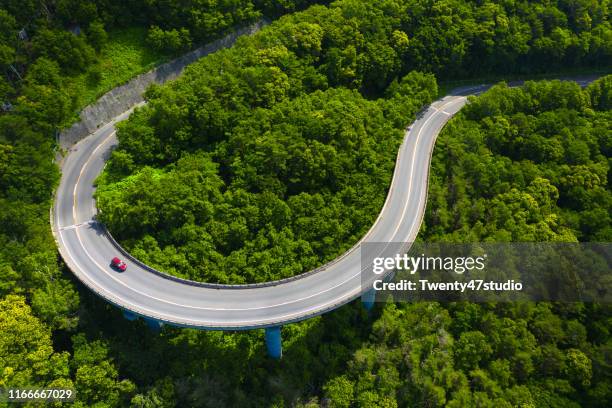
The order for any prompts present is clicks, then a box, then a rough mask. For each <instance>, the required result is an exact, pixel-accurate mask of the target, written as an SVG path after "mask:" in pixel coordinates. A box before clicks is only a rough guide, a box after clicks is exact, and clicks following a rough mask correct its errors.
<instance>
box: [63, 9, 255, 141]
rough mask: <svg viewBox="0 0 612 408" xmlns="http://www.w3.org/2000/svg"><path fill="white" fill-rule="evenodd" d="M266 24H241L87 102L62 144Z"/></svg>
mask: <svg viewBox="0 0 612 408" xmlns="http://www.w3.org/2000/svg"><path fill="white" fill-rule="evenodd" d="M265 24H266V22H265V21H263V20H260V21H258V22H256V23H253V24H251V25H250V26H247V27H242V28H239V29H237V30H235V31H234V32H232V33H230V34H228V35H226V36H225V37H223V38H220V39H218V40H215V41H213V42H211V43H209V44H206V45H204V46H202V47H200V48H197V49H195V50H193V51H191V52H189V53H187V54H185V55H183V56H181V57H179V58H177V59H175V60H173V61H170V62H167V63H165V64H162V65H160V66H159V67H157V68H154V69H153V70H151V71H149V72H147V73H144V74H141V75H138V76H137V77H135V78H133V79H132V80H130V81H129V82H128V83H126V84H124V85H121V86H118V87H116V88H114V89H112V90H110V91H109V92H107V93H105V94H104V95H102V97H100V99H98V100H97V101H96V102H95V103H93V104H91V105H88V106H86V107H85V108H84V109H83V110H82V111H81V113H80V114H79V116H80V118H81V120H79V121H78V122H76V123H74V124H73V125H72V126H71V127H69V128H67V129H64V130H63V131H62V132H61V133H60V135H59V145H60V147H61V148H62V149H69V148H70V147H71V146H72V145H74V144H75V143H76V142H78V141H79V140H81V139H83V138H84V137H85V136H87V135H89V134H91V133H93V132H94V131H95V130H96V129H98V128H99V127H100V126H102V125H104V124H106V123H108V122H110V121H111V120H112V119H113V118H114V117H115V116H117V115H119V114H121V113H123V112H125V111H126V110H128V109H130V108H131V107H133V106H135V105H136V104H138V103H140V102H142V101H143V97H142V95H143V94H144V92H145V90H146V89H147V87H148V86H149V85H150V84H152V83H158V84H161V83H164V82H166V81H168V80H171V79H174V78H176V77H178V76H179V75H180V73H181V72H182V71H183V69H184V68H185V67H186V66H187V65H189V64H191V63H193V62H195V61H197V60H198V59H200V58H202V57H204V56H206V55H208V54H210V53H213V52H215V51H217V50H220V49H223V48H227V47H230V46H232V45H233V44H234V42H236V40H237V39H238V37H240V36H242V35H245V34H246V35H251V34H254V33H256V32H257V31H259V29H260V28H261V27H263V26H264V25H265Z"/></svg>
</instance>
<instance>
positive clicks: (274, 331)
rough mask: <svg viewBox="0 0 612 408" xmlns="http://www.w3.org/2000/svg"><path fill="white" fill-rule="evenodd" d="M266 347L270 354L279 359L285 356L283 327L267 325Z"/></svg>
mask: <svg viewBox="0 0 612 408" xmlns="http://www.w3.org/2000/svg"><path fill="white" fill-rule="evenodd" d="M266 348H267V349H268V356H270V357H272V358H276V359H279V358H281V357H282V356H283V345H282V339H281V328H280V326H276V327H266Z"/></svg>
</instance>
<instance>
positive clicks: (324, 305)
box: [72, 97, 463, 322]
mask: <svg viewBox="0 0 612 408" xmlns="http://www.w3.org/2000/svg"><path fill="white" fill-rule="evenodd" d="M462 100H463V97H459V98H457V99H453V100H451V101H448V102H446V103H444V104H443V105H442V106H441V108H443V107H445V106H447V105H450V104H454V103H457V102H459V101H462ZM436 110H437V109H436ZM434 116H435V114H432V115H430V116H429V117H428V118H427V119H426V120H425V122H424V123H423V124H422V125H421V127H420V128H419V131H418V132H417V136H416V142H415V147H416V145H418V141H419V140H420V136H421V133H422V131H423V129H424V128H425V127H426V126H427V123H428V122H429V121H430V120H431V119H432V118H433V117H434ZM113 134H114V132H113ZM110 136H112V134H111V135H109V137H107V138H106V139H105V140H104V141H103V142H102V143H101V144H100V145H99V146H98V147H97V148H96V149H95V150H94V151H93V152H92V154H91V156H90V158H89V159H88V160H87V162H86V163H85V164H84V166H83V169H84V168H85V167H86V166H87V165H88V164H89V162H90V161H91V159H92V158H93V155H94V153H95V152H96V151H97V149H98V148H100V147H101V146H102V145H103V144H104V143H106V141H107V140H108V139H109V138H110ZM405 137H406V136H405ZM415 155H416V148H415V149H414V150H413V152H412V157H411V166H410V173H409V174H410V177H409V178H408V179H409V181H410V184H409V190H408V197H410V193H411V189H412V174H413V173H414V157H415ZM83 169H81V173H82V172H83ZM79 179H80V176H79ZM79 179H77V185H78V182H79ZM75 187H76V185H75ZM75 191H76V188H75ZM421 197H422V193H421V194H420V196H419V201H420V200H421ZM408 202H409V200H408V199H407V200H405V202H404V207H403V209H402V216H401V218H400V219H404V216H405V213H406V209H407V208H408ZM412 225H413V226H414V223H413V224H412ZM400 226H401V221H400V224H399V225H398V226H397V228H396V229H395V231H394V232H393V234H392V237H393V238H394V237H395V235H396V234H397V231H398V230H399V227H400ZM413 226H412V227H411V229H410V232H411V231H412V229H413V228H414V227H413ZM76 236H77V239H78V241H79V244H80V245H81V247H82V248H83V249H84V252H85V254H86V255H87V257H88V258H90V259H91V260H92V261H93V263H94V264H96V266H97V267H98V268H99V269H100V270H102V271H103V272H104V273H106V274H107V275H108V276H109V277H111V278H112V279H113V280H115V281H116V282H118V283H119V284H121V285H123V286H124V287H126V288H128V289H130V290H132V291H133V292H136V293H138V294H140V295H142V296H144V297H145V298H150V299H154V300H157V301H159V302H161V303H166V304H171V305H174V306H179V307H184V308H189V309H198V310H216V311H249V310H259V309H268V308H273V307H278V306H284V305H287V304H291V303H296V302H300V301H303V300H307V299H310V298H312V297H315V296H318V295H320V294H322V293H325V292H329V291H330V290H332V289H335V288H337V287H339V286H342V285H343V284H345V283H347V282H349V281H351V280H352V279H354V278H355V277H357V276H359V275H360V274H361V273H362V272H363V271H364V270H365V268H364V269H362V270H360V271H359V272H358V273H357V274H355V275H353V276H351V277H349V278H348V279H346V280H344V281H342V282H340V283H338V284H337V285H335V286H332V287H329V288H326V289H325V290H322V291H319V292H317V293H314V294H311V295H309V296H306V297H303V298H298V299H293V300H291V301H287V302H282V303H278V304H274V305H266V306H260V307H251V308H210V307H201V306H190V305H185V304H179V303H175V302H171V301H168V300H165V299H161V298H157V297H155V296H152V295H149V294H146V293H144V292H141V291H138V290H136V289H134V288H132V287H130V286H128V285H127V284H126V283H125V282H123V281H121V280H119V279H118V278H117V277H116V276H114V275H113V274H110V273H109V272H108V271H107V268H104V267H102V266H101V265H100V264H99V263H98V262H97V261H96V260H95V259H94V258H93V257H92V256H91V254H90V253H89V251H87V249H86V247H85V245H84V244H83V242H82V240H81V237H80V235H79V231H78V228H77V230H76ZM72 259H73V261H75V262H76V259H74V258H72ZM355 292H361V286H360V287H359V288H357V290H353V291H351V292H349V295H348V296H345V297H344V298H343V299H342V300H344V299H346V298H351V297H353V296H354V294H355ZM342 300H338V299H335V300H334V301H332V302H327V303H324V304H323V305H317V306H316V307H312V308H309V309H305V310H302V311H300V312H296V313H292V314H285V315H282V316H281V318H286V317H289V316H296V315H304V314H308V313H304V312H310V311H313V310H321V309H325V307H326V306H329V305H334V304H337V303H340V302H342ZM133 306H135V307H136V308H137V309H138V308H140V309H141V310H143V309H146V308H145V307H142V306H137V305H133ZM146 310H149V311H150V309H146ZM153 315H155V313H153ZM174 317H177V316H174ZM162 319H163V318H162ZM181 320H184V318H181ZM261 321H262V319H259V320H253V321H252V322H261ZM247 322H248V321H247Z"/></svg>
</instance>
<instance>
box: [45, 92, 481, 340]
mask: <svg viewBox="0 0 612 408" xmlns="http://www.w3.org/2000/svg"><path fill="white" fill-rule="evenodd" d="M484 89H486V86H484V85H482V86H478V87H473V88H466V89H463V90H460V91H459V90H458V91H457V92H453V93H451V94H450V95H448V96H446V97H444V98H442V99H440V100H438V101H436V102H434V103H433V104H432V105H430V106H429V107H428V108H427V109H425V110H423V111H422V112H421V114H420V115H419V117H418V119H417V120H416V121H415V122H414V123H413V124H412V125H410V126H409V127H408V128H407V130H406V133H405V135H404V140H403V142H402V144H401V146H400V148H399V151H398V153H397V160H396V164H395V169H394V173H393V178H392V182H391V186H390V188H389V191H388V194H387V198H386V201H385V204H384V206H383V208H382V210H381V212H380V214H379V216H378V218H377V220H376V222H375V223H374V225H372V227H371V228H370V230H369V231H368V233H367V234H366V235H365V236H364V237H363V238H362V239H361V240H360V242H359V243H358V244H357V245H355V246H354V247H353V248H351V249H350V250H349V251H347V252H346V253H345V254H343V255H341V256H340V257H339V258H337V259H336V260H334V261H332V262H330V263H328V264H326V265H324V266H323V267H321V268H318V269H317V270H316V271H313V272H310V273H306V274H303V275H300V276H299V277H296V278H292V279H286V280H283V281H277V282H273V283H270V284H266V285H243V286H233V287H232V286H228V285H194V284H189V283H188V282H186V281H180V280H177V279H173V278H171V277H169V276H164V274H160V273H154V272H152V271H151V270H150V268H148V267H146V265H142V264H140V263H138V262H129V267H128V269H127V270H126V271H125V272H123V273H118V272H116V271H114V270H113V269H112V268H111V267H110V265H109V264H110V260H111V259H112V258H113V257H114V256H117V255H118V254H120V250H119V249H118V248H117V246H116V245H117V244H116V243H114V242H113V240H112V238H111V237H110V236H109V235H108V234H107V233H106V230H105V228H104V227H103V226H102V225H100V224H99V223H97V222H96V220H95V217H96V213H97V209H96V202H95V199H94V190H95V187H94V181H95V179H96V177H97V176H98V175H99V174H100V172H101V171H102V169H103V168H104V163H105V161H106V160H107V159H108V157H109V155H110V153H111V151H112V149H113V148H114V147H115V146H116V144H117V138H116V137H115V127H114V123H116V122H117V121H120V120H123V119H125V118H126V117H127V116H129V113H130V112H129V111H128V112H125V113H123V114H122V115H120V116H119V117H117V118H115V121H114V122H112V123H110V124H108V125H106V126H104V127H102V128H100V129H99V130H98V131H97V132H95V133H94V134H92V135H90V136H88V137H87V138H85V139H83V140H81V141H80V142H79V143H78V144H76V145H75V146H73V147H72V148H71V149H70V151H69V152H68V153H67V156H66V157H65V158H64V160H63V164H62V177H61V181H60V185H59V187H58V189H57V191H56V195H55V202H54V206H53V209H52V210H53V211H52V213H51V225H52V229H53V233H54V236H55V239H56V241H57V244H58V248H59V252H60V254H61V256H62V257H63V259H64V261H65V263H66V264H67V265H68V267H69V268H70V269H71V270H72V272H73V273H74V274H75V276H76V277H77V278H78V279H79V280H80V281H81V282H83V284H85V285H86V286H87V287H88V288H89V289H91V290H92V291H93V292H95V293H96V294H98V295H99V296H101V297H103V298H104V299H106V300H107V301H109V302H111V303H113V304H115V305H117V306H119V307H121V308H123V309H125V310H128V311H131V312H133V313H135V314H137V315H140V316H144V317H148V318H153V319H156V320H159V321H162V322H166V323H170V324H173V325H178V326H186V327H195V328H206V329H221V330H236V329H252V328H260V327H261V328H263V327H272V326H278V325H282V324H285V323H290V322H296V321H299V320H304V319H307V318H310V317H312V316H315V315H319V314H322V313H325V312H327V311H330V310H332V309H335V308H337V307H339V306H341V305H344V304H346V303H348V302H350V301H351V300H353V299H355V298H357V297H359V296H360V295H361V294H362V279H361V256H360V243H364V242H404V243H406V242H408V243H409V242H414V240H415V238H416V236H417V233H418V231H419V228H420V226H421V222H422V219H423V214H424V212H425V207H426V203H427V186H428V178H429V166H430V161H431V154H432V150H433V147H434V144H435V141H436V137H437V136H438V133H439V132H440V131H441V130H442V127H443V126H444V125H445V124H446V122H447V121H448V120H449V119H450V118H451V117H452V116H453V115H454V114H455V113H457V112H458V111H459V110H460V109H461V108H462V107H463V106H464V105H465V103H466V101H467V98H466V96H467V95H469V94H475V93H479V92H482V91H483V90H484ZM390 154H392V153H391V152H390Z"/></svg>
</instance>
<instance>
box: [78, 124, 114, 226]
mask: <svg viewBox="0 0 612 408" xmlns="http://www.w3.org/2000/svg"><path fill="white" fill-rule="evenodd" d="M115 133H117V131H116V130H113V131H112V132H111V134H110V135H108V136H107V137H106V138H105V139H104V140H103V141H102V142H101V143H100V144H99V145H98V146H96V148H95V149H94V150H93V152H91V155H90V156H89V158H88V159H87V161H86V162H85V164H83V167H81V171H80V172H79V177H77V180H76V183H74V189H73V190H72V220H73V222H74V223H75V224H76V220H77V216H76V214H77V211H76V210H77V187H78V186H79V182H80V181H81V176H82V175H83V172H84V171H85V168H86V167H87V165H88V164H89V162H90V161H91V159H92V158H93V157H94V155H95V154H96V152H97V151H98V149H99V148H101V147H102V146H104V145H105V144H106V142H108V141H109V139H110V138H111V137H113V135H114V134H115ZM94 214H95V212H94Z"/></svg>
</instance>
